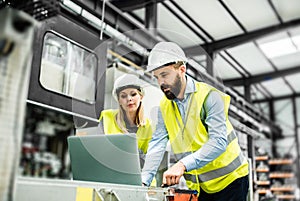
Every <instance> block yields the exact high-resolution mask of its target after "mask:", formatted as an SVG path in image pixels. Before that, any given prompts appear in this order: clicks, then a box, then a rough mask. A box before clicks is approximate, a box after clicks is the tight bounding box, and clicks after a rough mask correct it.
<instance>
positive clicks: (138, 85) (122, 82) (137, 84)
mask: <svg viewBox="0 0 300 201" xmlns="http://www.w3.org/2000/svg"><path fill="white" fill-rule="evenodd" d="M127 88H135V89H138V90H139V91H140V92H141V94H142V95H144V94H145V92H144V89H143V83H142V81H141V80H140V79H139V77H138V76H136V75H134V74H124V75H121V76H120V77H118V78H117V79H116V80H115V83H114V88H113V91H112V95H113V97H114V98H115V100H118V93H120V92H121V91H122V90H124V89H127Z"/></svg>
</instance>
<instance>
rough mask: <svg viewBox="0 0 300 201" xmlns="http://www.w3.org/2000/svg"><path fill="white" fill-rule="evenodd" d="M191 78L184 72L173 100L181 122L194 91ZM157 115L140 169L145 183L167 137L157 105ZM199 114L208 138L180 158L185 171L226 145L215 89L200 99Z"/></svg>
mask: <svg viewBox="0 0 300 201" xmlns="http://www.w3.org/2000/svg"><path fill="white" fill-rule="evenodd" d="M194 82H195V81H194V80H193V79H192V78H191V77H189V76H187V84H186V89H185V93H184V98H183V100H179V99H175V100H173V101H174V102H175V103H176V104H177V106H178V109H179V112H180V114H181V118H182V120H183V122H184V119H185V116H186V115H187V114H186V112H187V108H188V103H189V98H190V97H191V94H192V93H194V92H196V88H195V83H194ZM157 115H158V118H157V120H158V121H157V124H156V130H155V132H154V133H153V135H152V140H151V141H150V143H149V147H148V151H147V155H146V160H145V164H144V168H143V171H142V181H143V183H145V184H146V185H148V186H149V185H150V183H151V181H152V179H153V177H154V176H155V174H156V171H157V168H158V166H159V164H160V161H161V160H162V157H163V155H164V152H165V149H166V146H167V143H168V140H169V137H168V132H167V129H166V126H165V123H164V120H163V118H162V114H161V111H160V109H158V113H157ZM199 116H200V118H201V120H202V122H203V124H204V125H205V127H206V130H207V131H208V135H209V140H208V141H207V142H206V143H205V144H204V145H203V146H202V147H201V148H200V149H199V150H198V151H196V152H194V153H192V154H190V155H188V156H186V157H184V158H183V159H181V160H180V161H181V162H182V163H183V164H184V165H185V167H186V171H190V170H194V169H198V168H201V167H203V166H204V165H206V164H208V163H209V162H211V161H213V160H214V159H216V158H217V157H218V156H219V155H220V154H222V153H223V152H224V151H225V150H226V146H227V133H226V117H225V112H224V102H223V100H222V98H221V96H220V94H219V93H218V92H216V91H212V92H210V93H209V95H208V96H207V98H206V100H205V101H204V104H203V107H202V110H201V114H199Z"/></svg>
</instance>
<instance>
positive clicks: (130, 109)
mask: <svg viewBox="0 0 300 201" xmlns="http://www.w3.org/2000/svg"><path fill="white" fill-rule="evenodd" d="M112 93H113V97H114V98H115V99H116V100H117V101H118V103H119V108H118V109H116V110H113V109H108V110H103V111H102V112H101V115H100V127H102V129H103V131H104V133H105V134H116V133H124V134H126V133H136V136H137V141H138V148H139V152H140V161H141V168H142V167H143V165H144V154H146V152H147V149H148V143H149V141H150V139H151V137H152V127H151V124H150V120H149V119H147V118H145V116H144V106H143V103H142V100H143V98H144V89H143V87H142V83H141V81H140V80H139V78H138V77H137V76H135V75H133V74H125V75H122V76H120V77H119V78H118V79H117V80H116V81H115V84H114V89H113V92H112Z"/></svg>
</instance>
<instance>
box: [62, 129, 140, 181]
mask: <svg viewBox="0 0 300 201" xmlns="http://www.w3.org/2000/svg"><path fill="white" fill-rule="evenodd" d="M68 146H69V154H70V159H71V168H72V174H73V179H74V180H81V181H94V182H105V183H115V184H127V185H138V186H141V185H142V179H141V170H140V161H139V153H138V147H137V140H136V135H135V134H114V135H99V134H98V135H88V136H70V137H68Z"/></svg>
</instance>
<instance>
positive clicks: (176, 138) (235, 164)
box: [160, 82, 248, 193]
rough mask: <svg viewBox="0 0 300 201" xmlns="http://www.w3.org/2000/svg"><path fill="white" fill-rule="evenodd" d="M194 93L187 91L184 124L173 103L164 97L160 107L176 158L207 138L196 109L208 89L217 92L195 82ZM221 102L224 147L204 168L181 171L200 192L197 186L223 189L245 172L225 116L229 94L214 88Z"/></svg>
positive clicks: (188, 181)
mask: <svg viewBox="0 0 300 201" xmlns="http://www.w3.org/2000/svg"><path fill="white" fill-rule="evenodd" d="M195 86H196V92H194V93H193V94H191V97H190V100H189V107H190V108H189V109H188V113H187V114H186V115H187V117H186V121H185V123H184V122H183V121H182V118H181V116H180V112H179V109H178V108H177V105H176V104H175V103H174V102H173V101H170V100H168V99H167V98H166V97H164V98H163V99H162V100H161V103H160V108H161V112H162V117H163V119H164V122H165V126H166V129H167V131H168V135H169V140H170V143H171V147H172V150H173V152H174V154H175V157H176V159H177V160H180V159H182V158H183V157H185V156H187V155H189V154H191V153H193V152H195V151H197V150H199V149H200V148H201V147H202V146H203V145H204V144H205V143H206V142H207V141H208V138H209V135H208V133H207V130H206V129H205V126H204V125H203V123H202V121H201V118H200V112H201V109H202V106H203V103H204V100H205V99H206V97H207V95H208V94H209V92H211V91H212V90H214V91H218V90H217V89H215V88H213V87H212V86H210V85H207V84H205V83H201V82H195ZM218 92H219V93H220V95H221V97H222V99H223V102H224V111H225V116H226V127H227V144H228V146H227V148H226V151H225V152H224V153H222V154H221V155H220V156H219V157H217V158H216V159H215V160H213V161H212V162H210V163H208V164H207V165H205V166H204V167H201V168H199V169H195V170H192V171H189V172H186V173H185V174H184V177H185V179H186V184H187V186H188V187H189V188H190V189H192V190H197V191H198V192H200V187H201V188H202V189H203V190H204V191H206V192H207V193H215V192H219V191H221V190H223V189H224V188H225V187H226V186H228V185H229V184H230V183H231V182H233V181H234V180H236V179H237V178H240V177H243V176H246V175H247V174H248V162H247V159H246V158H245V157H244V156H243V154H242V152H241V149H240V146H239V144H238V139H237V136H236V135H235V131H234V129H233V127H232V125H231V123H230V122H229V119H228V109H229V104H230V96H228V95H226V94H224V93H223V92H221V91H218Z"/></svg>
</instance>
